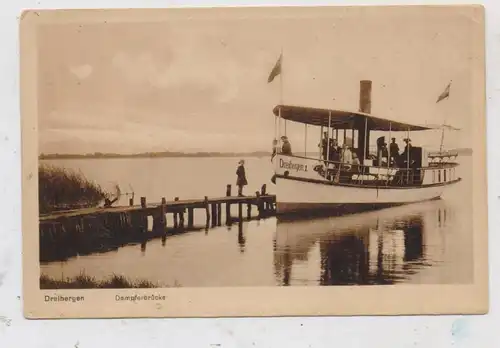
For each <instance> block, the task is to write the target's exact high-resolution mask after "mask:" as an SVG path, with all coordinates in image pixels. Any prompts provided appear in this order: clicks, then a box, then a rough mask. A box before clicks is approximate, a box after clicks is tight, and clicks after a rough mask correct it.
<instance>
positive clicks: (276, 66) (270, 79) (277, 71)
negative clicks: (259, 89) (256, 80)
mask: <svg viewBox="0 0 500 348" xmlns="http://www.w3.org/2000/svg"><path fill="white" fill-rule="evenodd" d="M282 60H283V53H281V54H280V57H279V58H278V60H277V61H276V64H274V68H273V70H271V73H270V74H269V77H268V78H267V83H271V82H273V80H274V78H275V77H276V76H278V75H280V74H281V61H282Z"/></svg>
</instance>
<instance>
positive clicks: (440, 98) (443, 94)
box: [436, 81, 451, 103]
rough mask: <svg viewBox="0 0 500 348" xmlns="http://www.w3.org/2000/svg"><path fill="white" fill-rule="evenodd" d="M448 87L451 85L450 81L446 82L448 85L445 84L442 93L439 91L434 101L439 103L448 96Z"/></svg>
mask: <svg viewBox="0 0 500 348" xmlns="http://www.w3.org/2000/svg"><path fill="white" fill-rule="evenodd" d="M450 87H451V81H450V83H448V86H446V88H445V90H444V91H443V93H441V94H440V95H439V97H438V99H437V101H436V103H439V102H440V101H441V100H443V99H446V98H448V97H449V96H450Z"/></svg>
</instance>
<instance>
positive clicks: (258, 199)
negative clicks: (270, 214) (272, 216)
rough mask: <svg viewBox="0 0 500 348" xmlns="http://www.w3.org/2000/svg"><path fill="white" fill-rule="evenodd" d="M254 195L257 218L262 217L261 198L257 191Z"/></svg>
mask: <svg viewBox="0 0 500 348" xmlns="http://www.w3.org/2000/svg"><path fill="white" fill-rule="evenodd" d="M255 196H256V197H257V209H258V212H259V219H261V218H262V215H263V214H262V199H261V198H260V192H259V191H257V192H255Z"/></svg>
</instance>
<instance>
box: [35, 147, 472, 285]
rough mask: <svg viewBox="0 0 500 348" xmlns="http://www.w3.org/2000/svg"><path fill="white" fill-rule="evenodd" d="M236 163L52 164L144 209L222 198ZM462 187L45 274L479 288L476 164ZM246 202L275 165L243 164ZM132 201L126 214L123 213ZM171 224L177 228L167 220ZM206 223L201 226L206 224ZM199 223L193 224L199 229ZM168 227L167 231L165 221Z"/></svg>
mask: <svg viewBox="0 0 500 348" xmlns="http://www.w3.org/2000/svg"><path fill="white" fill-rule="evenodd" d="M237 160H238V159H227V158H216V159H213V158H211V159H208V158H204V159H192V158H175V159H171V158H162V159H116V160H115V159H113V160H64V161H46V162H47V163H53V164H57V165H63V166H65V167H69V168H73V169H77V170H81V171H82V173H84V174H85V175H86V176H87V177H88V178H90V179H92V180H95V181H96V182H98V183H100V184H102V186H103V187H104V188H108V189H111V188H112V187H113V186H114V185H115V184H118V185H120V187H121V188H122V191H126V190H131V189H130V188H129V187H132V188H133V190H134V191H135V194H136V197H140V196H146V197H147V199H148V201H155V202H157V201H159V200H160V199H161V197H163V196H164V197H166V198H167V199H172V198H173V197H176V196H178V197H181V199H182V198H201V197H203V196H221V195H224V194H225V187H226V185H227V184H233V186H234V181H235V171H236V164H237ZM461 162H462V167H461V168H462V169H461V176H462V178H463V179H464V180H463V182H462V183H460V184H458V185H456V186H455V187H454V188H453V189H452V190H450V191H448V192H447V194H446V195H445V196H443V199H442V200H439V201H432V202H426V203H421V204H413V205H407V206H403V207H396V208H389V209H384V210H379V211H373V212H368V213H362V214H355V215H349V216H343V217H335V218H323V219H315V220H308V221H294V222H277V220H276V219H275V218H270V219H266V220H260V221H251V222H244V223H242V224H236V225H233V226H232V227H230V228H229V227H217V228H213V229H210V230H208V231H197V232H189V233H185V234H180V235H175V236H169V237H167V239H166V241H162V240H160V239H158V240H153V241H150V242H148V243H147V244H146V245H145V246H144V245H143V246H140V245H132V246H126V247H123V248H120V249H118V250H117V251H113V252H108V253H103V254H94V255H89V256H81V257H75V258H72V259H70V260H68V261H66V262H53V263H49V264H43V265H42V266H41V271H42V273H44V274H47V275H49V276H51V277H54V278H57V279H59V278H61V277H71V276H75V275H78V274H80V273H81V272H85V273H86V274H88V275H91V276H94V277H96V278H98V279H102V278H107V277H108V276H110V275H111V274H113V273H114V274H123V275H125V276H126V277H128V278H129V279H147V280H150V281H153V282H158V283H159V284H160V285H165V286H172V285H180V286H273V285H347V284H392V283H396V284H397V283H439V284H446V283H469V282H472V280H473V264H472V260H473V255H472V220H471V219H472V213H471V209H472V207H471V203H470V201H471V188H472V187H471V184H470V174H469V172H467V171H466V170H464V169H466V168H468V164H469V163H470V162H471V157H463V158H462V159H461ZM246 169H247V175H248V180H249V184H250V185H249V187H248V189H247V190H248V192H254V191H256V190H258V189H259V188H260V186H261V185H262V184H264V183H266V184H268V191H270V192H272V191H273V185H272V184H271V183H270V182H269V179H270V178H271V176H272V168H271V166H270V161H269V158H261V159H257V158H251V159H247V160H246ZM127 202H128V198H127V197H126V196H124V197H123V199H122V202H120V203H122V204H127ZM169 218H171V217H170V216H169ZM203 218H204V216H203V213H202V212H200V213H199V215H198V216H196V217H195V219H196V220H198V222H201V224H203V222H204V221H203ZM196 220H195V222H196ZM168 223H170V224H171V221H168Z"/></svg>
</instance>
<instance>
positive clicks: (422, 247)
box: [274, 200, 451, 286]
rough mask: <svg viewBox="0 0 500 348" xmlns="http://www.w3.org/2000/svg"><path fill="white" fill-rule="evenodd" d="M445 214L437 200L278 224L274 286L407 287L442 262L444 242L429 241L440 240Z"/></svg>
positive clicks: (446, 216) (443, 207) (446, 210)
mask: <svg viewBox="0 0 500 348" xmlns="http://www.w3.org/2000/svg"><path fill="white" fill-rule="evenodd" d="M449 209H450V208H449V207H446V206H445V203H444V201H442V200H435V201H430V202H425V203H418V204H411V205H406V206H401V207H396V208H388V209H383V210H378V211H372V212H367V213H360V214H353V215H348V216H342V217H335V218H322V219H314V220H302V221H279V222H278V224H277V230H276V236H275V250H274V269H275V277H276V281H277V283H278V284H279V285H285V286H286V285H376V284H394V283H400V282H405V281H407V280H408V278H409V277H411V276H412V275H414V274H416V273H418V272H419V270H421V269H423V268H425V267H430V266H432V265H433V264H436V263H439V262H440V260H442V255H440V253H441V254H442V253H443V249H442V248H439V247H437V248H436V247H435V246H436V245H442V244H443V243H442V242H440V241H439V240H433V239H435V238H438V239H439V238H443V237H444V236H443V234H442V233H441V231H442V230H443V229H444V227H445V226H446V220H447V219H448V218H449V215H450V213H451V211H450V210H449ZM318 263H319V265H318ZM311 264H316V267H314V266H311ZM318 266H319V267H318ZM292 279H293V280H292ZM311 279H315V282H314V283H311Z"/></svg>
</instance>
